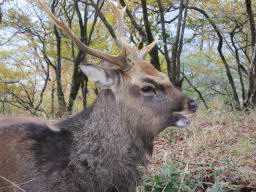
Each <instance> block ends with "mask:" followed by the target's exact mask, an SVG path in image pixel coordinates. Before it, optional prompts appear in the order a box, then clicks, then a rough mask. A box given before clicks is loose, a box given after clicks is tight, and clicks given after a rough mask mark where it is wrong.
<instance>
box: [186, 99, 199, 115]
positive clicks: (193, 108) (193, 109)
mask: <svg viewBox="0 0 256 192" xmlns="http://www.w3.org/2000/svg"><path fill="white" fill-rule="evenodd" d="M188 107H189V110H190V111H191V112H193V113H195V112H196V109H197V103H196V102H195V101H190V102H189V103H188Z"/></svg>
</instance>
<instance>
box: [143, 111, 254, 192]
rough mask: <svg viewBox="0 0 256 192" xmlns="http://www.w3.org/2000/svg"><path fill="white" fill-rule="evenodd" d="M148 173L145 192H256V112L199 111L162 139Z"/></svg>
mask: <svg viewBox="0 0 256 192" xmlns="http://www.w3.org/2000/svg"><path fill="white" fill-rule="evenodd" d="M159 170H160V171H159ZM144 172H145V176H144V179H143V181H144V186H143V187H140V188H139V191H142V192H148V191H152V192H160V191H161V192H164V191H166V192H169V191H170V192H176V191H177V192H190V191H195V192H197V191H198V192H200V191H207V192H226V191H256V112H255V111H247V112H227V111H199V112H197V114H196V115H195V116H194V117H193V121H192V124H191V125H190V126H189V127H187V128H184V129H180V128H173V127H172V128H169V129H167V130H165V131H164V132H163V133H161V135H159V137H158V138H157V140H156V142H155V146H154V154H153V158H152V160H151V163H150V164H149V168H148V169H147V170H144Z"/></svg>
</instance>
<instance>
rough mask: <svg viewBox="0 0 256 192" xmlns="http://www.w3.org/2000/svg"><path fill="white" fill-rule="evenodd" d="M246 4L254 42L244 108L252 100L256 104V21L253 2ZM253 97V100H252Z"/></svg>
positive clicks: (247, 1)
mask: <svg viewBox="0 0 256 192" xmlns="http://www.w3.org/2000/svg"><path fill="white" fill-rule="evenodd" d="M245 4H246V11H247V14H248V17H249V21H250V29H251V41H252V58H251V63H250V66H249V70H248V79H249V88H248V92H247V95H246V99H245V102H244V106H245V107H246V106H248V105H249V104H250V100H251V99H252V100H251V103H252V104H253V105H255V104H256V101H255V100H256V99H255V98H256V90H255V89H256V88H255V87H256V82H255V78H256V56H255V52H256V44H255V41H256V29H255V21H254V16H253V12H252V5H251V0H245ZM251 97H252V98H251Z"/></svg>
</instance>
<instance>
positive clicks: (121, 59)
mask: <svg viewBox="0 0 256 192" xmlns="http://www.w3.org/2000/svg"><path fill="white" fill-rule="evenodd" d="M39 4H40V5H41V7H42V8H43V10H44V11H45V12H46V14H47V15H48V16H49V18H50V20H51V21H52V22H53V23H54V24H55V25H56V26H57V27H59V28H60V29H61V30H62V31H63V32H64V33H65V34H67V35H68V36H69V37H70V38H71V39H72V40H73V41H74V42H75V43H76V45H77V46H78V47H79V48H80V49H81V50H83V51H84V52H86V53H88V54H90V55H92V56H94V57H97V58H100V59H102V60H105V61H107V62H109V63H111V64H114V65H117V66H119V67H121V69H122V70H123V71H126V70H129V69H130V68H131V67H132V66H133V64H132V63H130V62H129V61H128V60H127V59H126V50H125V47H123V48H122V50H121V52H120V53H119V54H118V55H109V54H107V53H104V52H101V51H98V50H95V49H92V48H90V47H88V46H87V45H85V44H84V43H83V42H81V41H80V39H79V38H77V37H76V35H75V34H74V32H73V31H72V30H71V29H70V28H69V26H68V24H67V22H66V21H64V20H59V19H58V18H56V17H55V16H54V15H53V13H52V12H51V11H50V9H49V7H48V5H47V4H46V3H45V2H44V1H43V0H39Z"/></svg>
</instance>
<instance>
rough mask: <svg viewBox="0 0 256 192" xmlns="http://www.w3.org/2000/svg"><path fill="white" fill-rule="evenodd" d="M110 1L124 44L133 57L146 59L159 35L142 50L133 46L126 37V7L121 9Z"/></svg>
mask: <svg viewBox="0 0 256 192" xmlns="http://www.w3.org/2000/svg"><path fill="white" fill-rule="evenodd" d="M108 3H109V5H110V7H111V9H112V10H113V12H114V14H115V16H116V20H117V28H118V34H119V38H120V41H121V44H122V46H123V47H125V48H126V49H127V50H128V52H129V53H130V54H131V55H132V57H133V58H134V59H135V60H143V59H145V57H146V56H147V54H148V53H149V52H150V51H151V50H152V49H153V48H154V47H155V45H156V43H157V40H158V37H157V38H156V40H154V41H153V42H152V43H150V44H149V45H147V46H145V47H144V48H143V49H141V50H137V49H136V48H134V47H132V46H131V45H130V44H129V43H127V41H126V40H125V37H124V14H125V10H126V7H124V8H123V9H119V8H117V7H116V6H115V5H114V3H113V2H111V1H110V0H108Z"/></svg>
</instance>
